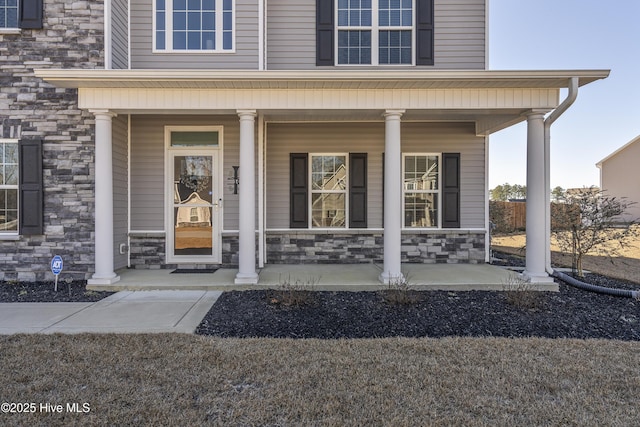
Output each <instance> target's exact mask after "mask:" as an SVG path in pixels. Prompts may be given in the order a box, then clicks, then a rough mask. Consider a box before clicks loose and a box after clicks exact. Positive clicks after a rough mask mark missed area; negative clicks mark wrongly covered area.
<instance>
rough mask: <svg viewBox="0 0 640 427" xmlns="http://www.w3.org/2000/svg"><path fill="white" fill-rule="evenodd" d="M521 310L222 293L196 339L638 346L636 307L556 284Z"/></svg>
mask: <svg viewBox="0 0 640 427" xmlns="http://www.w3.org/2000/svg"><path fill="white" fill-rule="evenodd" d="M537 294H538V298H539V301H538V302H537V306H536V307H535V308H520V307H518V306H517V305H515V304H514V303H513V302H509V301H508V297H507V294H506V293H505V292H499V291H469V292H447V291H422V292H419V293H417V296H418V301H417V302H415V303H413V304H408V305H397V304H390V303H388V302H386V301H385V298H384V297H383V295H382V294H381V293H380V292H314V293H313V296H312V298H311V300H310V302H309V303H308V304H305V305H302V306H292V307H287V306H282V305H275V304H271V303H270V295H269V291H246V292H239V291H235V292H225V293H224V294H222V296H221V297H220V298H219V299H218V301H217V302H216V303H215V304H214V305H213V307H212V308H211V310H210V311H209V313H208V314H207V315H206V316H205V318H204V319H203V321H202V323H201V324H200V325H199V326H198V328H197V330H196V333H198V334H201V335H215V336H221V337H273V338H325V339H326V338H330V339H334V338H377V337H396V336H403V337H446V336H466V337H472V336H473V337H478V336H500V337H546V338H581V339H586V338H602V339H617V340H625V341H639V340H640V301H637V300H634V299H631V298H620V297H613V296H607V295H601V294H595V293H591V292H586V291H582V290H579V289H576V288H573V287H569V286H566V285H560V292H558V293H537Z"/></svg>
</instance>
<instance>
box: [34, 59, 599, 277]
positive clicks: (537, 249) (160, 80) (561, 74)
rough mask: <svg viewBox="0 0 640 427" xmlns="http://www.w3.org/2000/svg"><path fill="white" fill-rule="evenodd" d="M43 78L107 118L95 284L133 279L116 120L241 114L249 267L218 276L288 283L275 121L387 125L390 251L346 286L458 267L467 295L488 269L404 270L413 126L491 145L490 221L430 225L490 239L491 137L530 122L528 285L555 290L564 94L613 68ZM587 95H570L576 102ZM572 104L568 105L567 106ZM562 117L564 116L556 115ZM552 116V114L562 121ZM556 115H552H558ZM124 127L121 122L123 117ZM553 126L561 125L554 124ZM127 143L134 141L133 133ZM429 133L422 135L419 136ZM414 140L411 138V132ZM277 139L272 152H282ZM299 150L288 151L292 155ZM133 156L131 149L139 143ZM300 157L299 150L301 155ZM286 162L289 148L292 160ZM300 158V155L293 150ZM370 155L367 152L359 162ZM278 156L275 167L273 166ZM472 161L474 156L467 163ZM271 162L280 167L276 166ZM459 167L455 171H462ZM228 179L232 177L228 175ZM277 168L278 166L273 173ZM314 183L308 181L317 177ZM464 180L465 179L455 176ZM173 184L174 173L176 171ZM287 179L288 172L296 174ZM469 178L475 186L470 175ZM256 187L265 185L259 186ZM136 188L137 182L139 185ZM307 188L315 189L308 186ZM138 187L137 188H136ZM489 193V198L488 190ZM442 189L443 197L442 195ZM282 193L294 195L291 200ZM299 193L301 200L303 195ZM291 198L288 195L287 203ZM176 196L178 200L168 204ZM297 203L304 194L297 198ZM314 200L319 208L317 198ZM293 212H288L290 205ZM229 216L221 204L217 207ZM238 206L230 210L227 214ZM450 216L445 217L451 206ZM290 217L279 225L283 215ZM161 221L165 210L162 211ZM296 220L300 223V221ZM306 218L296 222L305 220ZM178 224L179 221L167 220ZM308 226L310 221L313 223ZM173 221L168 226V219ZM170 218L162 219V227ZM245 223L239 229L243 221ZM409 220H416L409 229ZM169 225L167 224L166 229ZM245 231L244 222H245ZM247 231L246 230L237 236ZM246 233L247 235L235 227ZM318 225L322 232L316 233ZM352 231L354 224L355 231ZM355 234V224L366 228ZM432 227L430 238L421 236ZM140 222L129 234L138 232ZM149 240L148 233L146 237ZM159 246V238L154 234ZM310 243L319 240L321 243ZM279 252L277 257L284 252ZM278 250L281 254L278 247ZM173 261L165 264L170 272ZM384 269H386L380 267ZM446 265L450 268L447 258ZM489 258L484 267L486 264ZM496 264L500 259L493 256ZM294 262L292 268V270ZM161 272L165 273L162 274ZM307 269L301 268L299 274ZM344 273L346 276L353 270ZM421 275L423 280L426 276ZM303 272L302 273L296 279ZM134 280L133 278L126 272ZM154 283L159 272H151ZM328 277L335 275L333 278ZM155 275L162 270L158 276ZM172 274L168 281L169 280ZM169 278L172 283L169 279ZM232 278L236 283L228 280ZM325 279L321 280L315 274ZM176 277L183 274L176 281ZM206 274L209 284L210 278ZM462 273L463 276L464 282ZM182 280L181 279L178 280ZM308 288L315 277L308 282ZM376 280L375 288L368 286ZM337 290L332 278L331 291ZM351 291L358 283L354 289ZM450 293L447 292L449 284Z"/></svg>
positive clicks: (100, 142) (449, 199)
mask: <svg viewBox="0 0 640 427" xmlns="http://www.w3.org/2000/svg"><path fill="white" fill-rule="evenodd" d="M36 74H37V75H38V76H39V77H42V78H44V79H45V80H46V81H48V82H51V83H53V84H55V85H56V86H60V87H70V88H78V89H79V91H78V96H79V106H80V108H81V109H83V110H87V111H89V112H91V113H92V114H94V116H95V118H96V131H95V143H96V153H95V158H96V169H95V177H96V186H95V199H96V208H95V211H96V217H95V248H96V249H95V273H94V275H93V277H92V278H91V279H90V280H89V284H90V285H91V286H110V285H114V284H117V283H119V282H123V281H124V280H125V278H126V275H127V274H129V273H130V271H129V270H118V271H117V272H116V270H117V269H118V267H117V266H115V265H114V256H116V255H117V252H118V250H119V249H121V252H120V253H121V254H122V248H123V247H124V248H125V249H126V247H127V246H128V245H124V246H122V245H116V244H115V242H114V239H113V236H114V224H115V223H116V222H119V223H122V224H126V221H130V219H131V218H130V216H129V217H126V213H125V214H124V215H122V214H121V216H120V217H119V218H118V217H117V214H116V215H115V217H114V189H113V185H114V178H115V177H114V165H113V158H112V156H113V154H114V148H113V143H114V138H115V126H114V123H115V119H116V118H118V117H119V118H122V117H128V118H129V120H128V121H127V122H122V123H128V125H129V126H130V123H131V120H130V118H131V117H137V116H143V115H165V116H167V117H174V116H179V115H182V116H187V115H190V116H197V115H215V116H222V115H226V116H228V117H232V116H235V120H236V123H238V124H237V128H238V138H237V140H238V142H237V148H236V149H237V158H238V160H239V163H238V164H237V165H238V166H239V175H238V179H239V182H240V186H241V191H240V192H239V195H238V197H237V198H238V203H237V209H235V210H234V212H233V216H231V215H229V212H227V217H229V218H234V226H233V227H230V228H226V227H225V228H223V229H222V235H223V237H224V235H225V234H226V235H231V234H233V236H234V238H235V236H237V246H234V245H231V246H230V249H229V250H228V251H227V252H228V253H233V255H234V256H236V257H237V258H236V259H237V264H238V269H237V270H232V269H230V270H225V269H221V270H218V272H216V273H214V274H213V275H211V277H208V278H207V279H208V280H210V281H215V280H217V278H218V277H219V278H220V283H225V284H227V285H230V284H231V283H235V285H237V286H240V287H242V286H250V287H252V288H255V287H256V286H264V285H273V284H277V281H275V275H276V274H277V275H278V276H282V273H283V271H282V270H278V269H280V268H283V266H282V265H271V264H269V262H268V261H269V259H268V257H267V256H266V253H267V252H268V249H269V248H267V249H265V248H266V247H267V238H266V236H267V234H268V233H270V232H271V233H273V232H278V233H283V232H284V233H289V234H292V232H293V231H295V228H296V227H294V226H292V225H289V226H288V227H287V226H286V225H285V227H282V226H278V225H275V226H273V227H272V228H270V227H269V225H268V223H267V221H266V220H267V219H268V218H267V212H266V210H265V207H266V206H268V205H267V202H265V200H266V198H265V193H266V192H265V189H268V188H272V187H273V183H272V180H270V179H269V178H270V177H269V175H268V171H267V172H265V164H267V167H268V166H273V165H274V164H275V163H274V162H273V156H269V151H268V148H267V149H265V144H266V142H267V141H266V139H265V129H266V127H265V126H266V125H268V124H273V123H275V124H277V123H284V124H286V125H287V126H288V125H290V123H292V122H294V123H295V122H299V123H304V122H307V123H308V122H313V123H349V122H359V123H365V124H366V123H379V124H380V125H381V127H380V130H379V132H378V134H379V135H381V139H380V141H379V143H378V146H377V147H379V148H376V150H377V151H378V152H383V153H384V154H383V156H384V157H383V158H381V160H382V162H379V166H381V168H380V171H379V172H380V173H379V175H378V177H379V178H380V179H379V180H380V181H381V184H382V187H383V188H382V190H381V192H382V194H385V195H386V196H385V199H384V201H383V202H382V203H379V204H378V205H377V207H378V209H379V210H380V215H379V216H380V219H381V220H382V219H383V222H382V221H379V222H380V224H374V225H373V226H372V225H371V224H369V225H367V226H366V230H367V231H368V232H372V233H374V234H380V235H381V239H379V240H380V242H379V243H378V242H377V241H375V242H376V243H375V245H376V247H377V248H378V249H380V247H381V248H382V256H381V257H379V258H380V259H379V260H378V259H376V261H374V262H375V263H376V264H373V263H371V264H365V265H362V266H357V267H356V266H352V265H345V266H344V269H346V270H345V272H342V275H341V277H342V279H341V281H340V282H338V281H335V283H345V282H344V280H347V279H346V278H348V277H352V276H351V274H350V273H349V274H347V273H346V271H352V270H351V269H356V268H362V269H363V271H362V272H359V274H358V275H357V276H358V277H359V278H360V279H358V280H364V278H365V277H366V278H370V277H373V280H372V282H373V283H372V284H371V285H372V286H375V287H376V288H377V289H379V288H380V286H383V285H381V284H380V282H381V281H382V282H383V283H387V284H388V283H390V282H394V281H398V280H402V279H403V277H406V275H409V278H410V279H412V280H410V281H411V283H412V284H414V283H415V286H422V285H425V286H434V285H436V284H437V283H435V282H429V280H431V278H435V277H439V275H438V274H437V270H438V269H445V268H448V269H449V270H447V273H446V274H443V276H446V277H448V280H449V281H454V282H455V283H454V284H456V283H457V284H458V285H460V286H462V282H465V284H466V285H468V284H469V283H467V282H471V283H472V284H473V283H475V282H477V281H479V279H478V278H477V277H475V276H476V275H477V272H476V271H474V273H471V274H470V275H469V276H465V271H466V270H465V269H467V268H470V267H474V268H484V267H487V266H482V265H480V266H473V265H469V266H467V265H458V266H453V265H450V264H445V265H440V266H439V265H434V264H424V265H415V266H414V265H409V264H403V263H402V262H403V261H404V259H403V233H405V232H406V231H407V229H406V228H405V226H404V225H403V224H405V223H404V222H403V210H402V202H401V189H402V188H403V184H402V175H401V164H402V163H401V159H402V156H403V151H402V141H403V140H402V138H401V128H403V127H405V128H406V126H411V125H412V124H413V123H427V124H428V123H462V124H464V126H468V127H469V129H470V135H471V136H472V137H473V138H476V139H478V140H479V141H481V142H480V143H481V144H483V145H484V146H483V156H482V157H479V163H478V167H476V168H475V170H476V171H479V176H477V177H475V178H474V179H468V180H467V181H466V183H465V184H464V185H467V186H468V185H469V183H472V182H473V183H475V184H477V185H479V186H480V193H479V195H477V196H476V195H475V194H473V195H472V196H473V197H471V199H473V200H474V203H475V204H476V205H477V206H479V208H477V209H475V211H474V214H473V217H474V219H475V220H477V221H479V223H476V222H473V224H472V225H466V226H465V224H464V223H462V224H461V223H460V217H459V216H457V217H455V216H454V218H452V219H451V221H450V224H448V223H447V220H448V217H447V218H444V216H443V219H442V221H439V223H436V225H435V226H433V225H432V226H431V227H428V228H425V229H424V230H426V231H427V232H432V231H440V230H444V229H445V228H447V227H450V228H449V229H451V230H459V231H463V232H469V231H472V232H478V233H484V234H485V235H486V233H487V232H488V230H489V220H488V196H487V193H488V188H487V185H488V184H487V176H488V175H487V170H488V165H487V162H488V161H487V158H488V157H487V150H488V136H489V135H490V134H492V133H494V132H497V131H499V130H501V129H504V128H507V127H509V126H511V125H513V124H516V123H519V122H522V121H526V122H527V126H528V137H527V153H526V156H527V169H528V175H527V188H528V190H529V194H528V196H529V197H528V200H527V215H528V217H529V216H530V218H528V221H527V223H528V225H529V227H528V228H527V254H526V268H525V271H524V276H525V277H526V278H528V279H529V280H530V281H531V282H532V283H536V284H538V283H539V284H541V285H543V286H546V285H549V286H553V285H552V284H553V281H552V280H551V278H550V277H549V274H548V272H549V269H550V267H549V255H548V253H549V240H548V235H549V221H548V200H549V184H548V182H549V181H548V176H549V166H548V165H549V161H548V156H549V139H548V134H549V133H548V127H547V120H546V119H545V117H546V115H547V113H549V112H552V114H551V116H553V119H555V118H557V116H559V115H560V114H561V112H562V111H561V110H562V108H560V109H558V106H559V105H560V94H561V90H562V89H565V88H573V87H574V86H575V89H577V87H578V86H581V85H584V84H588V83H591V82H593V81H595V80H598V79H601V78H604V77H606V76H607V75H608V72H607V71H600V70H595V71H584V70H583V71H464V72H463V71H422V70H420V71H419V70H411V71H407V70H401V71H369V70H368V71H337V70H334V71H331V72H326V71H308V72H288V71H256V72H254V71H243V72H236V71H234V72H227V71H206V72H205V71H198V70H188V71H184V70H181V71H175V70H162V71H160V70H38V71H37V72H36ZM573 95H575V91H571V90H570V96H573ZM563 105H564V103H563ZM554 113H557V114H554ZM551 116H550V117H551ZM547 118H548V117H547ZM118 120H120V119H118ZM549 125H550V124H549ZM123 130H124V132H123V135H126V137H123V138H121V139H122V140H123V141H126V140H127V138H130V136H131V131H130V129H129V131H128V133H127V130H126V125H125V126H124V127H123ZM415 134H416V135H419V133H415ZM403 135H405V134H404V133H403ZM272 142H273V141H271V143H270V147H272V148H273V143H272ZM289 147H290V145H287V148H289ZM129 148H131V145H129ZM296 150H297V148H296ZM447 151H448V150H447V147H445V148H443V149H441V150H438V153H440V154H438V155H441V156H442V161H443V163H444V162H447V161H448V160H449V159H451V162H452V163H455V162H458V161H459V160H460V157H455V156H453V157H450V158H447V157H445V154H454V155H455V154H458V153H455V152H454V153H448V152H447ZM282 153H285V154H286V152H285V151H282ZM291 153H293V151H291ZM355 154H359V153H355ZM265 157H266V159H265ZM463 159H464V156H463ZM266 162H269V163H266ZM454 169H455V168H453V167H452V168H451V170H454ZM227 170H228V168H227ZM272 170H273V169H272ZM303 175H307V174H306V173H305V174H303ZM452 175H453V176H454V178H455V181H458V179H457V177H459V175H456V174H452ZM166 176H169V175H168V174H167V175H166ZM284 176H286V174H285V175H284ZM463 178H464V177H463ZM160 180H162V178H161V179H160ZM247 183H255V184H254V185H247ZM128 185H129V186H130V185H131V182H128ZM305 185H307V184H305ZM447 185H448V184H447V181H446V180H445V181H444V182H443V187H447ZM125 187H126V185H125ZM452 187H454V188H453V190H452V191H451V192H450V194H449V193H447V192H445V189H443V190H442V191H441V193H442V194H441V196H442V197H441V199H445V198H446V200H444V201H443V202H442V204H443V206H448V205H449V204H451V205H452V206H454V207H455V206H457V209H452V211H456V212H457V213H458V214H459V213H460V212H463V213H464V212H468V211H469V209H465V207H464V206H463V207H462V208H460V206H461V204H460V200H461V199H462V200H470V198H469V197H466V196H467V195H468V194H464V192H465V190H464V188H462V190H460V188H461V187H460V186H458V185H453V186H452ZM483 189H484V191H482V190H483ZM438 191H440V189H438ZM279 194H285V193H284V192H280V193H279ZM292 194H293V192H292ZM285 196H286V195H285ZM165 197H166V195H165ZM291 197H292V198H293V197H294V196H291ZM304 200H305V201H308V200H310V198H309V197H308V196H306V197H304ZM282 206H284V207H286V206H287V204H286V203H285V204H283V205H282ZM215 207H216V208H220V207H221V205H220V204H216V205H215ZM228 208H229V204H228V203H227V204H226V207H224V208H223V209H225V210H227V209H228ZM443 210H444V209H443ZM286 211H287V209H283V210H282V212H279V213H278V215H272V216H271V217H270V218H274V217H277V218H282V217H283V215H285V214H286V213H283V212H286ZM157 212H161V211H160V210H158V211H157ZM292 215H293V214H292ZM293 216H295V215H293ZM167 218H168V217H167ZM305 218H306V217H305ZM165 220H166V218H165ZM160 221H162V218H160ZM236 221H237V222H236ZM405 222H406V221H405ZM166 223H167V222H165V224H166ZM236 224H237V225H236ZM235 227H237V228H235ZM234 228H235V229H234ZM306 228H307V229H309V228H312V226H311V225H309V226H307V227H306ZM346 228H347V229H348V230H351V229H352V228H351V226H349V227H346ZM354 228H355V227H354ZM169 230H170V228H169V227H166V226H165V228H164V229H153V230H142V231H145V232H147V234H150V233H149V232H153V233H155V234H162V235H164V236H166V235H167V233H169ZM418 230H420V229H418ZM132 231H136V230H132V229H131V224H129V229H128V233H129V235H131V232H132ZM138 231H140V230H138ZM146 237H148V236H146ZM309 240H310V239H309ZM484 245H485V248H486V249H487V250H485V257H486V256H487V255H486V254H487V253H488V247H487V246H486V245H488V239H486V240H485V241H484ZM273 251H274V250H273V249H272V252H273ZM276 251H277V250H276ZM169 261H170V260H168V259H165V262H164V264H165V267H164V268H167V269H169V268H170V265H171V263H170V262H169ZM378 261H380V262H378ZM440 261H442V260H440ZM474 261H477V260H474ZM485 261H488V259H486V260H485ZM286 262H287V260H284V261H283V264H284V265H285V266H286ZM154 267H155V268H157V267H158V266H154ZM296 267H298V266H296ZM302 268H303V269H304V271H305V272H307V275H308V274H309V273H310V272H311V271H312V269H315V268H322V266H320V265H319V266H314V265H313V263H310V264H305V265H304V266H303V267H302ZM341 268H342V267H341ZM418 270H420V271H418ZM289 271H291V270H289ZM118 273H122V274H123V275H124V276H120V275H118ZM145 273H149V274H152V272H145ZM320 273H321V272H319V274H317V276H320V277H325V278H326V277H327V276H326V274H325V275H324V276H323V274H320ZM153 274H155V273H153ZM157 274H161V273H157ZM162 274H165V275H168V274H170V273H169V272H167V271H165V272H162ZM225 274H226V276H225ZM314 275H315V274H314ZM174 276H175V275H174ZM204 276H206V275H204ZM456 276H459V277H456ZM176 279H177V278H175V279H174V278H173V277H171V280H170V281H171V282H174V283H175V280H176ZM301 280H304V279H301ZM367 280H368V279H367ZM503 281H504V280H503V278H496V279H493V280H492V283H486V284H485V287H484V288H485V289H487V286H494V287H498V288H500V289H502V288H503V287H504V284H503ZM329 282H333V281H327V283H329ZM347 284H348V283H347ZM440 284H442V285H445V284H446V283H444V282H442V283H440Z"/></svg>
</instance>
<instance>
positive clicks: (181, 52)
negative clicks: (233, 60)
mask: <svg viewBox="0 0 640 427" xmlns="http://www.w3.org/2000/svg"><path fill="white" fill-rule="evenodd" d="M151 53H152V54H154V55H228V54H232V53H236V50H235V49H233V50H156V49H154V50H152V51H151Z"/></svg>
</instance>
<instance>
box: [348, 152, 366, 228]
mask: <svg viewBox="0 0 640 427" xmlns="http://www.w3.org/2000/svg"><path fill="white" fill-rule="evenodd" d="M349 228H367V153H351V154H349Z"/></svg>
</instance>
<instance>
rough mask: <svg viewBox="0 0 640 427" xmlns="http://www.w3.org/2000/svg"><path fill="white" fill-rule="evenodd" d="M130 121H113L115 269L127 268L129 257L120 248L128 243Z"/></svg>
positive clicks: (121, 117) (123, 117)
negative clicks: (122, 253) (122, 244)
mask: <svg viewBox="0 0 640 427" xmlns="http://www.w3.org/2000/svg"><path fill="white" fill-rule="evenodd" d="M127 133H128V119H127V116H126V115H121V116H118V117H115V118H114V119H113V126H112V141H113V251H114V252H113V254H114V255H113V256H114V258H113V262H114V268H116V269H119V268H124V267H126V266H127V255H126V254H124V255H121V254H120V250H119V246H120V244H121V243H127V233H128V230H129V223H128V216H129V209H128V199H129V193H128V192H129V190H128V188H129V186H128V185H127V183H128V135H127Z"/></svg>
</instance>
